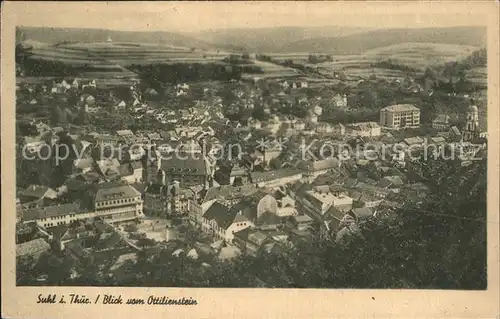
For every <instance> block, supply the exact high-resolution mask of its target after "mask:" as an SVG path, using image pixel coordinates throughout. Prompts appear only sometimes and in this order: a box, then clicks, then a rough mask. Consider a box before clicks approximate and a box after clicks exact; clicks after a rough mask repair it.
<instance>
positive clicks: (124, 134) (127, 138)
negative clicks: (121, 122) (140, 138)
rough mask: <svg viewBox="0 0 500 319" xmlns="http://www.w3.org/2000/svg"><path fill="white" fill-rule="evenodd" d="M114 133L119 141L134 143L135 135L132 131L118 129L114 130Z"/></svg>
mask: <svg viewBox="0 0 500 319" xmlns="http://www.w3.org/2000/svg"><path fill="white" fill-rule="evenodd" d="M116 135H117V136H118V139H119V140H120V141H121V142H124V143H126V144H132V143H135V141H136V139H137V137H136V136H135V135H134V133H133V132H132V131H131V130H118V131H116Z"/></svg>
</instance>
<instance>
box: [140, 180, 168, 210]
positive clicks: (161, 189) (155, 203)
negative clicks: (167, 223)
mask: <svg viewBox="0 0 500 319" xmlns="http://www.w3.org/2000/svg"><path fill="white" fill-rule="evenodd" d="M144 214H146V215H148V216H165V215H166V214H167V187H166V186H164V185H162V184H156V183H150V184H149V185H148V186H146V190H145V193H144Z"/></svg>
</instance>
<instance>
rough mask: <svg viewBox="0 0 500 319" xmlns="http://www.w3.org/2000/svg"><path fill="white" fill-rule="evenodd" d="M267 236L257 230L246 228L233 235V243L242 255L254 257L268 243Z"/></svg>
mask: <svg viewBox="0 0 500 319" xmlns="http://www.w3.org/2000/svg"><path fill="white" fill-rule="evenodd" d="M269 241H270V240H269V237H268V235H267V234H266V233H265V232H263V231H261V230H258V229H254V228H253V229H252V228H246V229H243V230H241V231H238V232H235V233H234V239H233V243H234V245H235V246H236V247H238V248H239V250H240V251H241V252H242V253H243V254H249V255H256V254H257V252H258V251H259V250H260V249H261V248H262V247H264V245H265V244H266V243H268V242H269Z"/></svg>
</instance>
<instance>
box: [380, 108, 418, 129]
mask: <svg viewBox="0 0 500 319" xmlns="http://www.w3.org/2000/svg"><path fill="white" fill-rule="evenodd" d="M380 125H381V126H385V127H389V128H405V127H418V126H420V110H419V109H418V108H417V107H416V106H414V105H412V104H395V105H390V106H386V107H384V108H383V109H381V110H380Z"/></svg>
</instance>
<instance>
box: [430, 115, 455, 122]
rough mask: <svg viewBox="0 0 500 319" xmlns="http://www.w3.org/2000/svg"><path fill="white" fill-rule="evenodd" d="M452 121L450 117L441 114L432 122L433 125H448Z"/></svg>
mask: <svg viewBox="0 0 500 319" xmlns="http://www.w3.org/2000/svg"><path fill="white" fill-rule="evenodd" d="M450 120H451V117H450V116H449V115H445V114H440V115H438V116H437V117H436V118H435V119H434V121H432V123H435V124H448V123H449V122H450Z"/></svg>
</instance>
